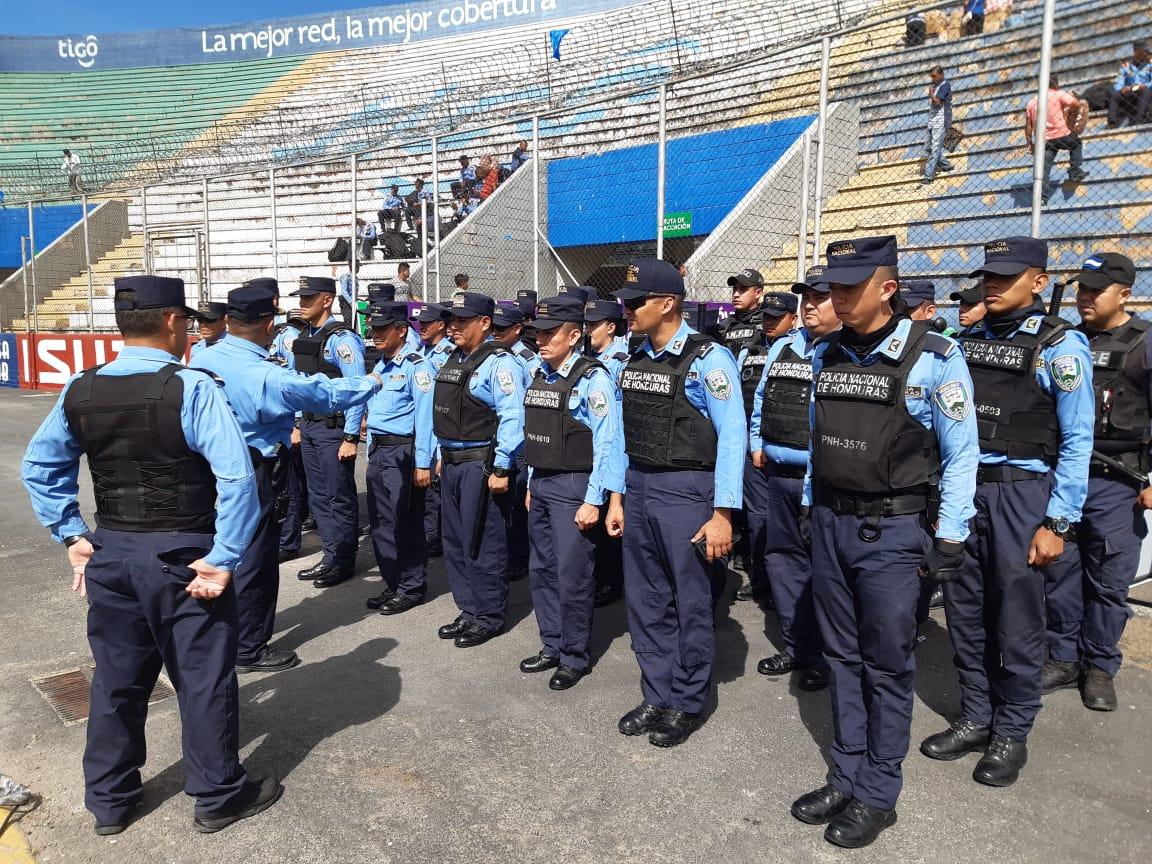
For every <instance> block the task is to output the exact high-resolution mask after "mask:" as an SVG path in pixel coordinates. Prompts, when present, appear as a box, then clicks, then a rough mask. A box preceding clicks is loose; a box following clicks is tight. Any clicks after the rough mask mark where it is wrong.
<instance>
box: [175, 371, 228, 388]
mask: <svg viewBox="0 0 1152 864" xmlns="http://www.w3.org/2000/svg"><path fill="white" fill-rule="evenodd" d="M184 368H186V369H188V370H189V371H191V372H199V373H200V374H202V375H207V376H208V377H209V378H211V379H212V381H213V382H215V384H216V386H217V387H223V386H224V379H223V378H221V377H220V376H219V375H217V374H216V373H215V372H210V371H209V370H207V369H201V368H200V367H199V366H186V367H184Z"/></svg>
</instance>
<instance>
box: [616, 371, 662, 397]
mask: <svg viewBox="0 0 1152 864" xmlns="http://www.w3.org/2000/svg"><path fill="white" fill-rule="evenodd" d="M672 379H673V376H672V374H671V373H668V372H645V371H644V370H642V369H628V368H625V369H624V373H623V375H621V377H620V389H622V390H632V391H634V392H637V393H656V394H658V395H660V396H671V395H672Z"/></svg>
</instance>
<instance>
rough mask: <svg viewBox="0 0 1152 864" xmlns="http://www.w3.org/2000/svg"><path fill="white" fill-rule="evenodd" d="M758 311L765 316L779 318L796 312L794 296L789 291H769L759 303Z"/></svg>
mask: <svg viewBox="0 0 1152 864" xmlns="http://www.w3.org/2000/svg"><path fill="white" fill-rule="evenodd" d="M760 310H761V311H762V312H763V313H764V314H765V315H771V316H772V317H773V318H779V317H780V316H781V315H787V314H788V313H789V312H795V311H796V295H795V294H793V293H792V292H791V291H788V292H785V291H769V292H767V293H766V294H765V295H764V298H763V299H762V300H761V301H760Z"/></svg>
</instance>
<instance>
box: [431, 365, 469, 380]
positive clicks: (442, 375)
mask: <svg viewBox="0 0 1152 864" xmlns="http://www.w3.org/2000/svg"><path fill="white" fill-rule="evenodd" d="M466 371H468V370H467V369H466V368H465V367H464V366H456V365H451V364H445V365H444V367H443V368H441V370H440V371H439V373H437V375H436V380H437V381H443V382H444V383H445V384H459V383H460V382H461V381H462V380H464V373H465V372H466Z"/></svg>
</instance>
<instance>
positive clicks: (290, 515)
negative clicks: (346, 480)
mask: <svg viewBox="0 0 1152 864" xmlns="http://www.w3.org/2000/svg"><path fill="white" fill-rule="evenodd" d="M281 458H283V459H286V460H287V461H288V464H287V466H286V471H285V475H284V484H285V489H286V491H287V493H288V508H287V510H286V511H285V513H284V521H283V522H282V523H281V524H280V548H281V549H283V550H284V551H286V552H299V551H300V533H301V532H300V523H301V522H303V521H304V519H305V517H307V515H308V512H309V511H308V483H307V481H306V480H305V477H304V458H303V457H302V456H301V455H300V447H299V446H297V447H286V448H285V449H284V454H283V456H282V457H281Z"/></svg>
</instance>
